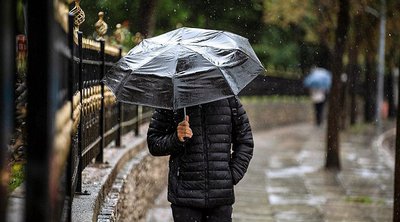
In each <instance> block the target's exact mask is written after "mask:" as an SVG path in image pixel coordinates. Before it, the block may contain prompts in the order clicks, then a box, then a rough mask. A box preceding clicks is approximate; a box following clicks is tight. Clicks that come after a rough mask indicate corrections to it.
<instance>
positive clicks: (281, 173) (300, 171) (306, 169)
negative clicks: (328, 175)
mask: <svg viewBox="0 0 400 222" xmlns="http://www.w3.org/2000/svg"><path fill="white" fill-rule="evenodd" d="M316 171H317V168H315V167H311V166H299V167H289V168H284V169H278V170H267V171H266V175H267V177H269V178H288V177H293V176H303V175H304V174H306V173H312V172H316Z"/></svg>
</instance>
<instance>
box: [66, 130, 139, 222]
mask: <svg viewBox="0 0 400 222" xmlns="http://www.w3.org/2000/svg"><path fill="white" fill-rule="evenodd" d="M146 144H147V141H146V136H135V137H133V138H131V140H130V141H129V142H128V143H127V144H126V145H125V146H124V147H125V148H107V149H105V150H104V160H105V161H107V162H106V163H105V164H90V165H89V166H88V167H87V168H85V170H84V171H83V173H82V174H85V176H84V177H86V178H84V179H83V184H82V190H83V191H88V192H89V193H90V195H75V197H74V200H73V203H72V221H79V222H89V221H93V222H95V221H97V219H98V218H97V217H98V215H99V214H100V212H101V206H102V204H103V201H104V200H105V197H107V194H108V193H109V192H110V191H111V189H112V186H113V183H114V181H115V179H116V178H117V175H118V173H119V171H121V169H122V168H123V167H124V166H125V164H127V163H128V162H129V161H130V160H131V159H133V158H134V157H135V155H137V154H138V153H140V151H142V150H143V149H144V148H145V147H146ZM87 180H89V182H87Z"/></svg>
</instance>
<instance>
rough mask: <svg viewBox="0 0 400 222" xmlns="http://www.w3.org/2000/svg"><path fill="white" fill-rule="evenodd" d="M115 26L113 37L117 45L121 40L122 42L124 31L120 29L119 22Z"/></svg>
mask: <svg viewBox="0 0 400 222" xmlns="http://www.w3.org/2000/svg"><path fill="white" fill-rule="evenodd" d="M116 28H117V29H116V30H115V31H114V39H115V41H116V42H117V44H118V45H121V44H122V42H124V40H125V35H124V31H123V30H122V26H121V24H119V23H118V24H117V25H116Z"/></svg>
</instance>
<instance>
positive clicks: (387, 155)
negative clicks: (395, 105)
mask: <svg viewBox="0 0 400 222" xmlns="http://www.w3.org/2000/svg"><path fill="white" fill-rule="evenodd" d="M395 135H396V128H392V129H389V130H387V131H386V132H384V133H382V134H381V135H379V136H378V137H377V138H376V140H375V142H374V146H375V147H376V148H377V150H378V152H379V154H381V155H382V157H383V158H384V160H385V161H384V162H385V164H386V165H387V166H388V167H389V168H390V169H391V170H392V171H394V164H395V155H394V154H393V152H392V151H391V150H390V147H388V146H386V145H385V144H384V142H385V141H386V139H387V138H389V137H391V136H395Z"/></svg>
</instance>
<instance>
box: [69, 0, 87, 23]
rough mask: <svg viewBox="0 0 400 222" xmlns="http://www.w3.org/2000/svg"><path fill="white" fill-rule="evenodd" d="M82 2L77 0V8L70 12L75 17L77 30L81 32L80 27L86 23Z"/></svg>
mask: <svg viewBox="0 0 400 222" xmlns="http://www.w3.org/2000/svg"><path fill="white" fill-rule="evenodd" d="M80 2H81V0H75V7H74V8H73V9H71V11H70V13H72V14H73V15H74V25H75V28H76V29H77V30H79V26H80V25H81V24H82V23H83V22H84V21H85V12H84V11H83V10H82V8H81V6H80V5H79V3H80Z"/></svg>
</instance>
